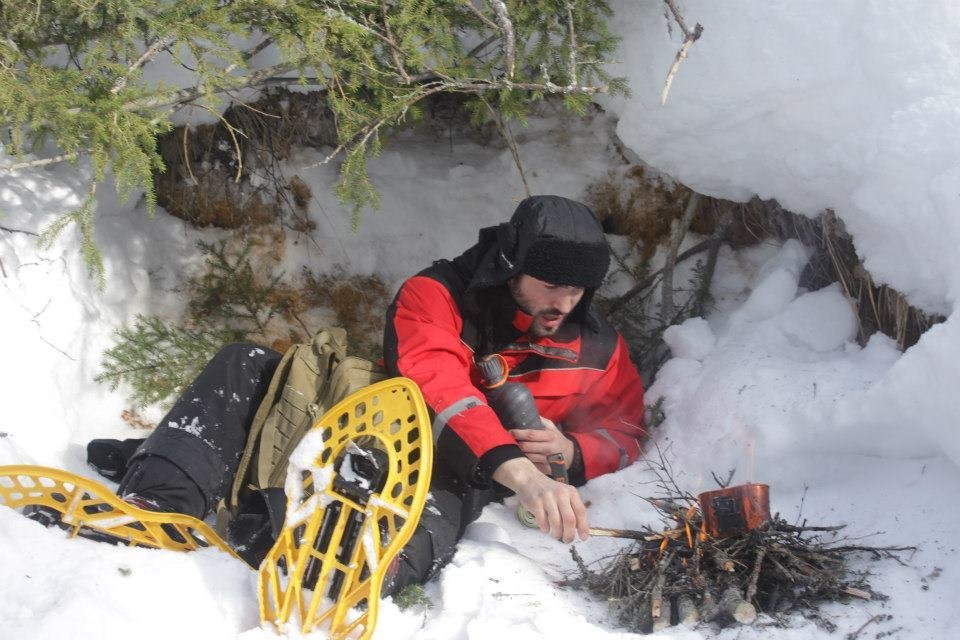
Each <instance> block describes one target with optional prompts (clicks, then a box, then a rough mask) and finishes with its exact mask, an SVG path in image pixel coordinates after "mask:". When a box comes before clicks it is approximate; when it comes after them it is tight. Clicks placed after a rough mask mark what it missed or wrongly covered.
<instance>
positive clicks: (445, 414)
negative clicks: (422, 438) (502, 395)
mask: <svg viewBox="0 0 960 640" xmlns="http://www.w3.org/2000/svg"><path fill="white" fill-rule="evenodd" d="M486 404H487V403H486V402H484V401H483V400H481V399H480V398H478V397H476V396H467V397H466V398H461V399H460V400H457V401H456V402H454V403H453V404H451V405H450V406H449V407H447V408H446V409H444V410H443V411H441V412H440V413H438V414H437V417H436V418H434V419H433V441H434V442H436V441H437V440H439V439H440V432H441V431H443V428H444V427H446V426H447V423H448V422H450V419H451V418H453V417H454V416H457V415H459V414H461V413H463V412H464V411H466V410H467V409H473V408H474V407H479V406H485V405H486Z"/></svg>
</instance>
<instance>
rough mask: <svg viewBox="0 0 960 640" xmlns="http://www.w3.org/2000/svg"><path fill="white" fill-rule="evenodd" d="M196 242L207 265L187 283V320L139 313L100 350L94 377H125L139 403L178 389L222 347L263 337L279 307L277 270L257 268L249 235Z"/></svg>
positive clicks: (281, 289) (282, 295) (114, 383)
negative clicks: (236, 242)
mask: <svg viewBox="0 0 960 640" xmlns="http://www.w3.org/2000/svg"><path fill="white" fill-rule="evenodd" d="M198 246H199V247H200V250H201V251H202V252H203V253H204V254H206V264H205V267H206V269H205V271H204V273H203V274H201V275H200V276H198V277H196V278H192V279H191V280H190V281H189V283H188V286H187V289H188V291H187V293H188V295H189V298H190V299H189V302H188V305H187V323H188V325H189V326H187V327H180V326H175V325H172V324H169V323H167V322H164V321H163V320H162V319H160V318H157V317H146V316H138V317H137V319H136V321H135V322H134V325H133V326H132V327H127V328H123V329H119V330H118V331H117V332H116V338H117V340H116V344H115V345H114V346H113V347H111V348H110V349H108V350H107V351H106V352H104V355H103V361H102V363H101V366H102V367H103V372H102V373H101V374H100V375H98V376H97V378H96V380H97V381H98V382H106V383H108V384H109V385H110V387H111V389H116V388H117V387H118V386H119V385H120V384H121V383H126V384H128V385H129V386H130V388H131V390H132V393H131V397H132V399H133V400H134V402H136V403H137V404H138V405H139V406H146V405H148V404H153V403H155V402H162V401H165V400H167V399H169V398H171V397H173V396H175V395H177V394H178V393H179V392H180V391H181V390H182V389H183V387H185V386H186V384H187V383H188V382H189V381H190V380H192V379H194V378H195V377H196V376H197V374H199V373H200V370H201V369H202V368H203V366H204V365H205V364H206V363H207V361H208V360H210V358H212V357H213V355H214V354H215V353H216V352H217V351H218V350H219V349H220V348H221V347H224V346H226V345H228V344H230V343H232V342H255V343H259V344H262V343H264V342H265V339H264V333H265V329H266V326H267V323H268V322H269V321H270V319H271V318H273V317H274V316H276V315H277V314H280V313H283V312H284V311H285V301H286V300H288V299H289V296H288V295H286V294H287V287H285V286H284V285H281V284H280V279H281V275H280V274H276V273H273V272H272V271H271V270H263V269H258V268H256V267H255V266H254V265H253V264H252V262H251V256H250V250H251V245H250V244H249V243H247V244H244V245H243V246H242V247H240V248H239V249H238V250H236V251H230V250H228V248H227V245H226V243H224V242H221V243H217V244H211V243H206V242H200V243H198Z"/></svg>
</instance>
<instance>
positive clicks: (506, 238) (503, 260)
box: [497, 222, 519, 274]
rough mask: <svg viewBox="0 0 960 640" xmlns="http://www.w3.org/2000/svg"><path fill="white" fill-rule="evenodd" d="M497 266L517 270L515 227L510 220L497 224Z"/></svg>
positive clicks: (513, 271) (507, 270)
mask: <svg viewBox="0 0 960 640" xmlns="http://www.w3.org/2000/svg"><path fill="white" fill-rule="evenodd" d="M497 249H498V251H497V266H498V267H499V268H500V269H501V270H503V271H505V272H507V273H511V274H513V273H515V272H517V271H518V270H519V265H518V258H519V256H517V228H516V227H515V226H514V225H513V224H512V223H510V222H504V223H503V224H500V225H498V226H497Z"/></svg>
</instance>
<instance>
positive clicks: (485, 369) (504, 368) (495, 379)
mask: <svg viewBox="0 0 960 640" xmlns="http://www.w3.org/2000/svg"><path fill="white" fill-rule="evenodd" d="M477 368H478V369H479V370H480V375H481V376H483V384H484V386H485V387H487V388H488V389H495V388H497V387H499V386H501V385H502V384H503V383H504V382H506V381H507V375H508V374H509V373H510V366H509V365H508V364H507V359H506V358H504V357H503V356H502V355H500V354H499V353H492V354H490V355H489V356H486V357H485V358H483V359H481V360H478V361H477Z"/></svg>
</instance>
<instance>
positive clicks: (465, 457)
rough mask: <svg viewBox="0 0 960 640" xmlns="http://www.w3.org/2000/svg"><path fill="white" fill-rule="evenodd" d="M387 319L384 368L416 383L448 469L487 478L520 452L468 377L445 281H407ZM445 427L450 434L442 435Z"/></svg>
mask: <svg viewBox="0 0 960 640" xmlns="http://www.w3.org/2000/svg"><path fill="white" fill-rule="evenodd" d="M387 322H388V323H389V325H390V326H388V328H387V339H385V341H384V343H385V344H384V356H385V361H386V364H387V367H388V369H391V370H394V371H395V372H396V373H399V374H400V375H402V376H406V377H407V378H410V379H411V380H413V381H414V382H415V383H417V386H419V387H420V391H421V392H422V393H423V397H424V400H425V401H426V403H427V405H428V406H429V407H430V409H431V411H432V412H433V413H434V414H435V416H436V417H435V419H434V421H433V425H432V426H433V432H434V433H433V437H434V439H435V440H436V441H437V442H438V456H439V455H444V456H446V457H447V458H448V459H447V460H446V461H447V462H450V463H451V464H450V465H449V467H450V468H453V469H455V470H456V471H457V472H458V474H462V477H463V478H464V479H468V480H478V479H479V480H484V481H488V480H489V473H490V472H492V470H493V469H495V468H496V467H497V466H499V464H501V463H502V462H504V461H506V460H508V459H510V458H514V457H521V456H522V455H523V453H522V452H521V451H520V448H519V447H518V446H517V442H516V440H514V438H513V436H511V435H510V433H509V432H508V431H507V430H506V429H504V427H503V425H502V424H501V423H500V420H499V418H497V416H496V414H495V413H494V411H493V409H491V408H490V407H489V406H487V404H486V399H485V397H484V394H483V392H482V391H481V390H480V389H478V388H477V387H476V386H475V385H474V384H473V382H472V381H471V379H470V369H471V365H472V358H473V353H472V351H471V350H470V348H469V347H467V345H465V344H464V343H463V342H462V341H461V340H460V331H461V329H462V326H463V321H462V318H461V316H460V312H459V309H458V308H457V306H456V304H455V303H454V301H453V298H452V296H451V295H450V292H449V291H448V290H447V288H446V287H444V286H443V284H441V283H440V282H438V281H436V280H434V279H432V278H429V277H426V276H414V277H412V278H410V279H409V280H407V281H406V282H405V283H404V284H403V286H402V287H401V288H400V292H399V293H398V294H397V297H396V300H395V301H394V304H393V305H392V308H391V309H390V310H389V311H388V314H387ZM391 333H392V334H393V335H392V336H391ZM391 342H393V344H390V343H391ZM446 430H450V431H451V432H452V433H446V434H445V433H444V432H445V431H446ZM451 435H455V436H456V437H455V438H451V437H450V436H451ZM464 445H465V446H464ZM495 449H496V450H497V452H496V454H494V455H493V456H492V457H493V458H495V460H491V461H490V464H486V465H485V466H486V467H490V468H489V469H484V470H481V476H480V477H479V478H478V476H477V475H476V474H477V465H478V464H479V462H480V459H481V458H483V457H484V456H486V455H487V454H491V453H492V452H493V450H495ZM451 457H452V458H455V460H451V459H449V458H451ZM490 457H491V456H488V458H490ZM485 462H486V461H485ZM484 476H485V477H484Z"/></svg>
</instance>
